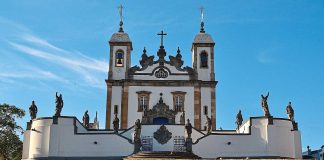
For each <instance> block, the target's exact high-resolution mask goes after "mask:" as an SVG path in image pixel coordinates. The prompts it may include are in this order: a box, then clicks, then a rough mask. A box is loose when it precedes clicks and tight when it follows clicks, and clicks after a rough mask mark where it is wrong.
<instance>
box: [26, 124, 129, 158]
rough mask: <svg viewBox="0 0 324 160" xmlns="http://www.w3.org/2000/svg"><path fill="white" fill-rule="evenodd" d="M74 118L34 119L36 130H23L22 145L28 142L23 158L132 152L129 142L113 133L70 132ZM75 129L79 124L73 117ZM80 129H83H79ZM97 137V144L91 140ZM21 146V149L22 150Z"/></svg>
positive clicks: (120, 154)
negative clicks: (54, 122) (56, 121)
mask: <svg viewBox="0 0 324 160" xmlns="http://www.w3.org/2000/svg"><path fill="white" fill-rule="evenodd" d="M73 123H74V119H73V118H59V119H58V124H57V125H55V124H52V119H40V120H35V121H34V122H33V124H32V128H34V129H35V130H36V131H32V130H31V131H29V132H30V135H31V136H30V139H28V134H29V132H26V133H25V135H26V136H25V138H26V139H24V145H25V146H29V155H27V154H24V155H25V157H24V159H28V158H36V157H50V156H54V157H102V156H104V157H107V156H126V155H129V154H131V153H132V151H133V145H132V144H130V143H129V142H128V141H127V140H126V139H124V138H121V137H120V136H118V135H116V134H102V133H105V132H107V131H102V132H101V134H74V125H73ZM76 125H77V126H78V130H80V131H84V130H85V129H84V128H83V126H82V125H81V124H80V123H79V122H78V121H76ZM83 133H84V132H83ZM95 141H97V142H98V144H94V142H95ZM25 149H28V147H24V151H23V153H25V152H26V151H25Z"/></svg>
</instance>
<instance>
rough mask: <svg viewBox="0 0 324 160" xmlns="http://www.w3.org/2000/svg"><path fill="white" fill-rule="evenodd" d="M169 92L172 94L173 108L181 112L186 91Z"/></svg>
mask: <svg viewBox="0 0 324 160" xmlns="http://www.w3.org/2000/svg"><path fill="white" fill-rule="evenodd" d="M171 93H172V94H173V110H175V111H177V112H183V111H184V100H185V94H186V92H181V91H175V92H171Z"/></svg>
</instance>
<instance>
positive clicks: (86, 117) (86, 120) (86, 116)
mask: <svg viewBox="0 0 324 160" xmlns="http://www.w3.org/2000/svg"><path fill="white" fill-rule="evenodd" d="M89 119H90V117H89V114H88V110H86V111H85V112H84V115H83V118H82V120H83V125H84V126H85V127H86V128H89Z"/></svg>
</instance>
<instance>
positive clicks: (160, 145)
mask: <svg viewBox="0 0 324 160" xmlns="http://www.w3.org/2000/svg"><path fill="white" fill-rule="evenodd" d="M121 9H122V7H120V14H121V13H122V10H121ZM121 17H122V16H121ZM197 26H199V24H197ZM116 28H117V27H116ZM158 35H159V36H161V44H160V47H159V48H157V49H156V50H157V51H156V54H154V55H151V54H149V53H147V51H146V49H145V47H144V49H143V53H142V55H141V59H140V61H139V65H135V66H131V64H133V63H135V64H136V62H133V63H132V61H131V54H132V52H133V46H132V40H131V38H130V37H129V35H128V34H127V33H126V32H125V31H124V29H123V21H122V18H121V20H120V24H119V30H118V31H117V32H116V33H113V34H112V36H111V38H110V39H109V49H110V51H109V70H108V77H107V79H106V80H105V81H106V85H107V100H106V120H105V121H106V122H105V127H104V128H105V129H98V128H99V123H98V122H97V120H95V122H94V123H89V116H88V115H87V114H85V116H84V117H83V122H80V120H79V119H78V118H77V117H75V116H62V115H61V110H62V108H63V100H62V96H60V97H58V98H60V99H57V101H58V102H57V106H56V108H57V110H56V113H55V115H54V116H50V117H37V118H33V119H31V120H30V121H29V122H27V129H26V131H25V133H24V142H23V155H22V157H23V159H24V160H31V159H33V160H34V159H42V160H43V159H59V160H60V159H62V160H63V159H64V160H66V159H102V160H103V159H145V158H154V157H159V158H161V157H162V158H163V157H166V158H186V159H199V158H218V159H220V158H222V159H227V158H228V159H242V158H244V159H245V158H256V159H263V158H267V159H282V158H288V159H290V158H302V153H301V135H300V131H299V130H298V125H297V122H295V119H294V111H293V109H292V106H291V103H289V105H288V106H287V113H288V115H289V116H288V118H277V117H273V116H271V114H270V112H269V109H268V104H267V98H268V96H269V94H268V95H266V96H263V95H262V109H263V111H264V115H262V116H256V117H250V118H246V121H245V122H243V118H242V115H241V113H240V112H239V113H238V115H237V119H236V124H237V128H236V129H233V130H217V129H216V122H217V121H216V85H217V81H216V80H215V77H216V75H215V68H214V59H215V56H217V53H216V54H215V53H214V47H215V42H214V41H213V39H212V36H211V35H210V34H208V33H207V32H206V31H205V28H204V21H203V18H202V19H201V24H200V29H198V27H197V34H196V36H195V37H193V41H192V47H191V58H192V65H191V66H183V64H184V61H183V58H182V57H183V55H184V54H182V53H181V50H180V48H178V49H177V51H176V53H168V54H167V49H165V48H167V47H165V46H164V43H163V42H164V41H163V38H164V36H166V33H165V32H164V31H161V32H159V33H158ZM167 55H169V56H167ZM107 58H108V57H107ZM220 69H221V68H220ZM60 101H61V102H62V103H59V102H60ZM58 104H61V105H58ZM66 107H73V106H66ZM255 107H260V106H255ZM63 110H64V108H63ZM63 113H64V111H63ZM86 113H87V112H86Z"/></svg>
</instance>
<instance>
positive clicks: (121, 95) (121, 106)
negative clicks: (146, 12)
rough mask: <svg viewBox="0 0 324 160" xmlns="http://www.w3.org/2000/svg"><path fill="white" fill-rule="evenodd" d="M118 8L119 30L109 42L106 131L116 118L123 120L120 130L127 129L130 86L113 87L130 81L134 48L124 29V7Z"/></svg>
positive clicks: (125, 84)
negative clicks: (124, 81)
mask: <svg viewBox="0 0 324 160" xmlns="http://www.w3.org/2000/svg"><path fill="white" fill-rule="evenodd" d="M118 8H119V16H120V22H119V30H118V32H116V33H114V34H113V35H112V36H111V38H110V40H109V47H110V52H109V71H108V79H107V80H106V84H107V101H106V102H107V103H106V129H111V128H112V127H111V125H112V122H113V119H114V117H117V118H119V119H120V120H121V123H120V128H127V116H128V85H127V83H121V85H117V86H113V84H114V83H113V82H114V81H116V80H117V81H118V80H125V79H128V69H129V68H130V65H131V52H132V50H133V47H132V41H131V40H130V38H129V36H128V34H127V33H126V32H124V29H123V15H122V14H123V6H122V5H120V7H118ZM112 97H114V98H112ZM112 106H113V107H112Z"/></svg>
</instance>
